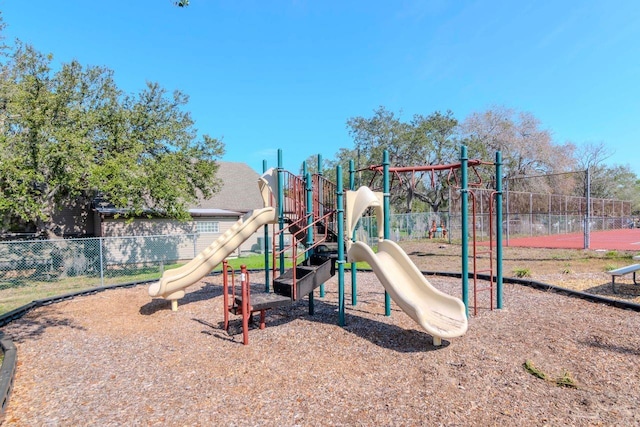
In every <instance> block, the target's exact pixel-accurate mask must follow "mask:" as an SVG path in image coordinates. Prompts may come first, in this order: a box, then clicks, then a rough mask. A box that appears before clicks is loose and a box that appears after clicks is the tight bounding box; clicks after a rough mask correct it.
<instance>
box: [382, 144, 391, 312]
mask: <svg viewBox="0 0 640 427" xmlns="http://www.w3.org/2000/svg"><path fill="white" fill-rule="evenodd" d="M382 193H383V195H384V206H383V212H384V239H385V240H387V239H388V238H389V235H390V234H391V231H390V224H389V223H390V221H389V218H390V217H391V204H390V203H391V201H390V198H391V197H390V196H391V195H390V194H389V151H387V150H384V153H383V155H382ZM384 315H385V316H391V295H389V293H388V292H387V291H386V290H385V291H384Z"/></svg>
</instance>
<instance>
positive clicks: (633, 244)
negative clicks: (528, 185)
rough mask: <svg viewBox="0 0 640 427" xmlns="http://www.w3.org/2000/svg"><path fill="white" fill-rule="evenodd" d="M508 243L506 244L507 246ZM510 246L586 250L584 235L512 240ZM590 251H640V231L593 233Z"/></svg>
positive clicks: (557, 235)
mask: <svg viewBox="0 0 640 427" xmlns="http://www.w3.org/2000/svg"><path fill="white" fill-rule="evenodd" d="M506 245H507V243H506V242H505V246H506ZM508 246H516V247H530V248H566V249H582V248H584V235H583V234H582V233H570V234H554V235H545V236H533V237H518V238H511V239H509V241H508ZM589 249H595V250H598V249H599V250H618V251H640V229H638V228H625V229H619V230H608V231H592V232H591V236H590V244H589Z"/></svg>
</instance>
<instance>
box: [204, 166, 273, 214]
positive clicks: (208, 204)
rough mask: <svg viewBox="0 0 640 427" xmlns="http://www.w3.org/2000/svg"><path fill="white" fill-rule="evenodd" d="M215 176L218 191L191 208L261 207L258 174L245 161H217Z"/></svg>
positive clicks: (248, 208) (237, 209)
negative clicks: (219, 186) (218, 181)
mask: <svg viewBox="0 0 640 427" xmlns="http://www.w3.org/2000/svg"><path fill="white" fill-rule="evenodd" d="M218 165H219V168H218V173H217V175H216V177H217V178H218V179H219V180H220V183H221V188H220V191H218V192H217V193H215V194H214V195H213V197H211V198H210V199H207V200H202V199H201V200H200V202H199V203H198V204H196V205H195V206H192V208H193V209H225V210H232V211H238V212H247V211H250V210H252V209H257V208H261V207H262V197H261V196H260V190H259V188H258V178H260V175H259V174H258V173H257V172H256V171H254V170H253V169H251V167H249V165H247V164H246V163H240V162H218Z"/></svg>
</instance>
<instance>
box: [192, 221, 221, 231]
mask: <svg viewBox="0 0 640 427" xmlns="http://www.w3.org/2000/svg"><path fill="white" fill-rule="evenodd" d="M197 227H198V233H219V232H220V223H219V222H218V221H198V222H197Z"/></svg>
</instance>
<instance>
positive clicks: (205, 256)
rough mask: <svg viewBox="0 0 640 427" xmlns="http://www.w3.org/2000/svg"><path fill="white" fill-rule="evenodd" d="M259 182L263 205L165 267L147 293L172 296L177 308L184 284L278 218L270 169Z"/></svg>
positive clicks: (201, 273) (207, 269) (204, 271)
mask: <svg viewBox="0 0 640 427" xmlns="http://www.w3.org/2000/svg"><path fill="white" fill-rule="evenodd" d="M258 184H259V186H260V192H261V194H262V199H263V202H264V205H265V207H264V208H261V209H255V210H253V211H249V212H247V213H246V214H245V215H244V216H243V217H242V218H240V219H239V220H238V222H236V223H235V224H233V226H231V228H229V229H228V230H227V231H226V232H225V233H224V234H222V235H221V236H220V237H219V238H218V239H217V240H216V241H215V242H213V243H212V244H211V245H209V247H207V249H205V250H204V251H202V252H201V253H200V254H198V256H196V257H195V258H194V259H192V260H191V261H189V262H188V263H187V264H185V265H183V266H181V267H178V268H174V269H171V270H167V271H165V272H164V274H163V275H162V278H161V279H160V281H158V282H154V283H152V284H151V285H150V286H149V295H150V296H152V297H161V298H165V299H168V300H171V308H172V309H173V310H177V307H178V306H177V300H178V299H180V298H182V297H184V290H185V288H187V287H189V286H191V285H193V284H194V283H196V282H198V281H199V280H200V279H202V278H203V277H205V276H206V275H208V274H209V273H210V272H211V270H213V269H214V268H216V267H217V266H218V265H219V264H220V263H221V262H222V261H224V259H225V258H226V257H227V256H229V254H230V253H231V252H233V251H234V250H235V249H236V248H238V247H239V246H240V245H241V244H242V243H243V242H244V241H245V240H247V239H248V238H249V237H251V235H252V234H253V233H255V232H256V231H257V230H258V229H259V228H260V227H262V226H264V225H266V224H273V223H275V222H277V220H278V213H277V209H276V208H275V207H273V206H271V205H272V204H273V197H272V195H273V194H274V193H273V187H274V186H277V182H276V181H275V179H274V171H273V169H270V170H269V171H267V172H265V174H263V175H262V176H261V177H260V179H259V181H258Z"/></svg>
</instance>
